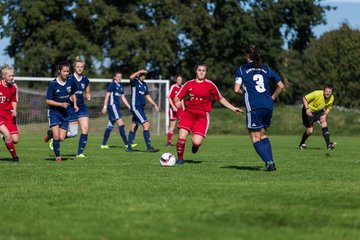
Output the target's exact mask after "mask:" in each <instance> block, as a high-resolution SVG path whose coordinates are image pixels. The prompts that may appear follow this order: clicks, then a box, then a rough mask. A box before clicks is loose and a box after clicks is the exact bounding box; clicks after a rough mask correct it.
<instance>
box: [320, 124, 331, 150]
mask: <svg viewBox="0 0 360 240" xmlns="http://www.w3.org/2000/svg"><path fill="white" fill-rule="evenodd" d="M322 133H323V137H324V139H325V142H326V147H328V146H329V144H330V133H329V129H328V128H327V127H324V128H322Z"/></svg>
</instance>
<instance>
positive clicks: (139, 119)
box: [130, 109, 148, 125]
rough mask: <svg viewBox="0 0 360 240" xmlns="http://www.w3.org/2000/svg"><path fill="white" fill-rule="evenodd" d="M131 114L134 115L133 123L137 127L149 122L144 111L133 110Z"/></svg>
mask: <svg viewBox="0 0 360 240" xmlns="http://www.w3.org/2000/svg"><path fill="white" fill-rule="evenodd" d="M130 112H131V114H132V115H133V117H132V122H134V123H136V125H142V124H144V123H146V122H147V121H148V120H147V117H146V115H145V112H144V110H143V109H135V110H133V109H131V110H130Z"/></svg>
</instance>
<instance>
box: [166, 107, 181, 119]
mask: <svg viewBox="0 0 360 240" xmlns="http://www.w3.org/2000/svg"><path fill="white" fill-rule="evenodd" d="M183 112H184V110H182V108H178V110H177V112H174V110H173V109H172V107H169V118H170V121H175V120H179V119H180V116H181V114H182V113H183Z"/></svg>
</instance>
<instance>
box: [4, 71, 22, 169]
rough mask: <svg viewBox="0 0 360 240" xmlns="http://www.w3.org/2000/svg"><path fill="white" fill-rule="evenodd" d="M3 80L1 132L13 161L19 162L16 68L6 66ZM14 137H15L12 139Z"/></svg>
mask: <svg viewBox="0 0 360 240" xmlns="http://www.w3.org/2000/svg"><path fill="white" fill-rule="evenodd" d="M1 72H2V80H1V81H0V132H1V134H2V135H3V136H4V140H5V145H6V147H7V149H8V150H9V152H10V154H11V156H12V161H14V162H18V161H19V157H18V156H17V154H16V150H15V147H14V142H18V141H19V137H18V129H17V126H16V119H15V117H16V109H17V88H16V86H15V85H14V68H12V67H10V66H8V65H4V66H3V67H2V68H1ZM12 135H13V137H14V140H15V141H13V138H12Z"/></svg>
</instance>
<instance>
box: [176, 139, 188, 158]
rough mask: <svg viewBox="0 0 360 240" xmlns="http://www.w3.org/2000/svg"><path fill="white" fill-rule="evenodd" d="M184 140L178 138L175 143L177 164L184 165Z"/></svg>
mask: <svg viewBox="0 0 360 240" xmlns="http://www.w3.org/2000/svg"><path fill="white" fill-rule="evenodd" d="M185 142H186V139H181V138H178V140H177V143H176V151H177V155H178V161H177V164H184V152H185Z"/></svg>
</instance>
